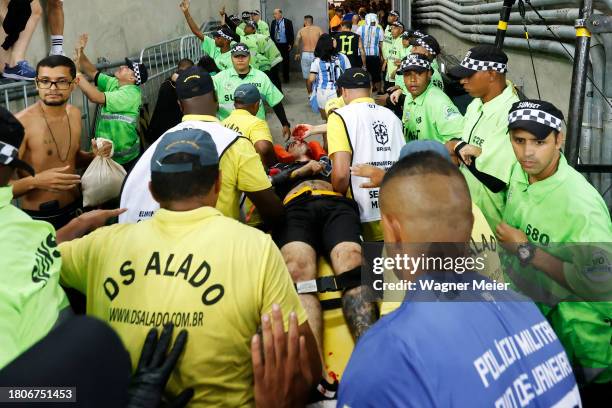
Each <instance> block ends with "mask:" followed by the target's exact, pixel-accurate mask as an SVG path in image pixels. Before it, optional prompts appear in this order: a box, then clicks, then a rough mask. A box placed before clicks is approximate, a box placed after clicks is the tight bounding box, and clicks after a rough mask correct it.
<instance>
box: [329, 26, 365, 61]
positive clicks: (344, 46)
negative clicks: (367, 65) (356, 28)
mask: <svg viewBox="0 0 612 408" xmlns="http://www.w3.org/2000/svg"><path fill="white" fill-rule="evenodd" d="M332 35H333V37H334V38H335V39H336V51H338V52H340V53H342V54H344V55H346V57H347V58H348V59H349V61H350V62H351V67H361V65H362V64H361V57H360V56H359V34H355V33H353V32H351V31H340V32H337V33H333V34H332Z"/></svg>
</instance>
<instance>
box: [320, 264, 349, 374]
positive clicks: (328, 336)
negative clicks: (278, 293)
mask: <svg viewBox="0 0 612 408" xmlns="http://www.w3.org/2000/svg"><path fill="white" fill-rule="evenodd" d="M317 269H318V271H319V277H324V276H332V275H333V274H334V272H333V270H332V268H331V265H330V264H329V262H328V261H327V260H326V259H325V258H324V257H320V258H319V262H318V265H317ZM341 297H342V292H340V291H338V292H326V293H319V300H321V306H322V307H325V305H326V304H330V303H334V304H335V305H334V306H337V307H335V308H332V309H328V310H325V309H324V310H323V359H324V363H325V370H326V371H327V372H328V373H329V375H330V377H331V378H334V379H336V380H338V381H340V378H341V377H342V373H343V372H344V368H345V367H346V364H347V363H348V360H349V358H350V356H351V353H352V352H353V348H354V347H355V342H354V341H353V336H351V332H350V331H349V329H348V326H347V325H346V321H345V320H344V314H343V313H342V306H341V303H340V299H341ZM330 301H331V302H330ZM336 304H337V305H336Z"/></svg>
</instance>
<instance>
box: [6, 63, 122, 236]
mask: <svg viewBox="0 0 612 408" xmlns="http://www.w3.org/2000/svg"><path fill="white" fill-rule="evenodd" d="M77 81H78V79H76V67H75V65H74V62H72V60H71V59H70V58H67V57H64V56H62V55H53V56H50V57H47V58H44V59H43V60H41V61H40V62H39V63H38V66H37V67H36V86H37V89H38V95H39V97H40V100H39V101H37V102H36V103H35V104H34V105H32V106H30V107H29V108H27V109H25V110H23V111H21V112H19V113H18V114H17V115H16V118H17V119H18V120H19V121H20V122H21V124H22V125H23V127H24V128H25V137H24V139H23V142H22V143H21V147H20V149H19V158H20V159H21V160H23V161H25V162H27V163H30V164H31V165H32V167H33V168H34V170H35V172H36V175H35V176H30V175H26V174H25V173H23V174H19V176H20V177H22V178H20V179H18V180H15V181H14V182H13V183H12V184H13V196H14V197H15V198H17V197H20V198H21V203H20V204H21V208H22V209H23V210H24V211H25V212H26V213H27V214H29V215H30V216H31V217H32V218H34V219H37V220H44V221H47V222H49V223H51V224H52V225H53V226H54V227H55V229H60V228H61V227H63V226H64V225H66V224H67V223H68V222H70V220H71V219H73V218H75V217H76V216H78V215H79V214H80V213H81V212H82V208H81V207H82V200H81V191H80V188H79V183H80V176H79V175H78V174H76V169H77V168H84V167H86V166H88V165H89V163H90V162H91V160H92V159H93V158H94V156H95V155H96V154H100V155H103V156H110V150H111V149H110V146H111V145H110V144H107V145H105V146H104V148H103V149H100V150H99V151H98V150H97V149H95V148H94V152H92V153H88V152H84V151H82V150H81V111H80V110H79V109H78V108H77V107H75V106H72V105H70V104H68V100H69V98H70V94H71V93H72V91H73V90H74V88H75V86H76V83H77ZM92 145H93V146H95V145H96V144H95V143H93V144H92Z"/></svg>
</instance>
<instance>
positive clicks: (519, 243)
mask: <svg viewBox="0 0 612 408" xmlns="http://www.w3.org/2000/svg"><path fill="white" fill-rule="evenodd" d="M562 120H563V114H562V113H561V111H559V109H557V108H556V107H555V106H554V105H552V104H551V103H549V102H545V101H540V100H525V101H521V102H516V103H514V104H513V105H512V109H511V110H510V114H509V118H508V121H509V125H508V128H509V130H510V142H511V144H512V148H513V150H514V154H515V155H516V159H517V160H518V163H515V165H514V167H513V168H512V175H511V178H510V186H509V189H508V195H507V202H506V206H505V209H504V212H503V221H502V222H501V223H500V224H499V225H498V226H497V231H496V232H497V236H498V238H499V241H500V242H501V243H502V245H504V247H505V248H506V249H507V250H508V253H507V254H506V255H505V256H504V263H505V266H506V268H505V270H506V274H507V275H508V277H509V278H510V281H512V282H514V283H515V284H516V286H517V287H518V288H519V289H520V290H522V291H523V292H524V293H525V294H527V295H529V296H530V297H531V298H532V299H533V300H534V301H536V302H537V304H538V306H539V307H540V310H541V311H542V312H543V313H544V315H545V316H546V317H547V318H548V319H549V320H550V322H551V325H552V326H553V328H554V329H555V332H556V333H557V336H559V339H560V340H561V342H562V343H563V345H564V347H565V349H566V351H567V354H568V356H569V357H570V360H571V362H572V365H573V369H574V374H575V375H576V380H577V381H578V383H579V385H580V386H581V395H582V398H583V399H582V402H583V404H584V406H590V403H588V402H587V400H588V401H589V402H593V400H592V399H591V398H592V397H593V398H594V397H595V395H596V394H597V393H598V392H602V391H603V390H604V389H605V387H610V385H611V382H612V349H611V346H610V339H611V338H612V325H611V324H610V317H611V316H612V301H611V300H612V297H611V295H612V274H611V271H612V262H611V261H612V223H611V222H610V213H609V212H608V208H607V207H606V204H605V202H604V200H603V199H602V197H601V195H600V194H599V193H598V192H597V190H595V188H593V186H591V185H590V184H589V182H588V181H587V180H586V179H585V178H584V177H583V176H582V175H581V174H580V173H578V172H577V171H576V170H574V169H573V168H572V167H570V165H569V164H568V163H567V160H566V158H565V156H564V155H563V153H562V152H561V148H562V147H563V143H564V135H563V133H562V132H561V123H562ZM599 402H601V400H600V401H599Z"/></svg>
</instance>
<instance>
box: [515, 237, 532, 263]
mask: <svg viewBox="0 0 612 408" xmlns="http://www.w3.org/2000/svg"><path fill="white" fill-rule="evenodd" d="M536 249H537V247H536V246H535V245H533V244H531V243H529V242H527V243H524V244H520V245H519V246H518V248H517V254H516V255H517V256H518V259H519V262H520V263H521V266H522V267H523V268H524V267H525V266H527V265H529V263H530V262H531V261H532V260H533V257H534V256H535V252H536Z"/></svg>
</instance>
